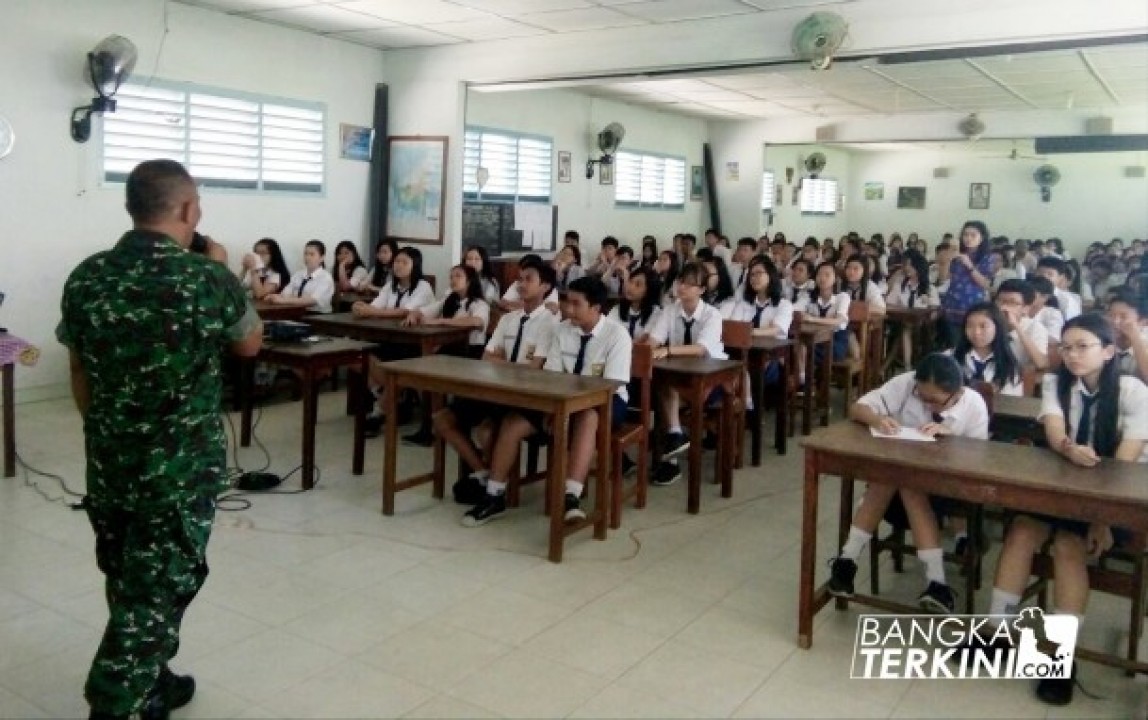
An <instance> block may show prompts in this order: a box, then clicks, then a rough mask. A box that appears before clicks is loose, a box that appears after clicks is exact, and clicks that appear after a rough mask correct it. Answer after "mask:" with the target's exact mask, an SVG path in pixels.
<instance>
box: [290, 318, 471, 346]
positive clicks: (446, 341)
mask: <svg viewBox="0 0 1148 720" xmlns="http://www.w3.org/2000/svg"><path fill="white" fill-rule="evenodd" d="M304 322H306V323H307V324H308V325H310V326H311V327H313V328H315V331H316V332H320V333H323V334H324V335H336V336H338V337H349V338H354V339H356V340H365V341H367V342H372V343H376V344H379V345H383V344H388V343H389V344H400V345H414V346H416V347H418V348H419V350H420V352H421V353H422V354H423V355H433V354H434V353H436V352H438V351H439V349H440V348H442V347H445V346H447V345H455V344H459V343H466V342H467V339H468V338H469V337H470V334H471V332H473V331H474V328H469V327H451V326H448V325H403V323H402V320H398V319H394V318H357V317H355V315H354V314H353V313H349V312H347V313H333V314H330V315H308V316H307V318H306V319H305V320H304Z"/></svg>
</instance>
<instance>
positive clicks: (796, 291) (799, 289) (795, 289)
mask: <svg viewBox="0 0 1148 720" xmlns="http://www.w3.org/2000/svg"><path fill="white" fill-rule="evenodd" d="M800 293H801V288H799V287H797V286H796V285H794V286H793V299H792V300H790V301H789V302H791V303H796V302H797V296H798V295H799V294H800Z"/></svg>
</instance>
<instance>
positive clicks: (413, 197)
mask: <svg viewBox="0 0 1148 720" xmlns="http://www.w3.org/2000/svg"><path fill="white" fill-rule="evenodd" d="M447 142H448V138H447V137H446V136H423V135H418V136H401V135H394V136H391V137H389V138H387V156H388V158H389V161H388V163H387V219H386V230H385V233H386V237H388V238H394V239H395V240H398V241H399V242H411V243H425V244H428V245H442V242H443V199H444V197H445V196H446V157H447V155H446V149H447Z"/></svg>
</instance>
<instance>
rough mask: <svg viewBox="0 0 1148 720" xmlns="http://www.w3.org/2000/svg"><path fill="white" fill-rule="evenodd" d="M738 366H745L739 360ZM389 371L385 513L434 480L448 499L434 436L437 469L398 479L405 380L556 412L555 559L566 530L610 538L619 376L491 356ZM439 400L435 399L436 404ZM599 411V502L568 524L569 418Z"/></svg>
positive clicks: (401, 363) (394, 365)
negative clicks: (403, 495)
mask: <svg viewBox="0 0 1148 720" xmlns="http://www.w3.org/2000/svg"><path fill="white" fill-rule="evenodd" d="M739 367H740V365H739ZM383 368H384V369H385V370H386V373H387V386H386V388H387V389H386V398H387V410H386V413H387V429H386V457H385V459H384V462H383V514H384V515H394V513H395V493H396V492H398V491H400V490H406V489H407V488H411V487H416V486H419V485H424V484H426V483H428V482H429V483H432V484H433V494H434V497H436V498H442V496H443V491H444V489H445V487H444V486H445V484H446V482H445V469H446V468H445V466H446V450H445V447H444V445H443V442H442V439H441V438H439V437H438V436H435V439H434V469H433V470H432V471H431V472H430V473H429V474H424V475H419V476H416V477H413V478H408V479H406V480H402V481H400V480H398V479H397V478H396V473H397V461H398V458H397V453H398V424H397V421H396V416H397V412H396V409H397V408H396V404H397V397H398V393H399V390H400V389H401V388H404V387H408V388H413V389H416V390H422V391H424V392H428V393H433V394H434V395H435V396H436V398H441V396H442V395H454V396H456V397H465V398H472V399H474V400H485V401H487V402H492V403H498V404H501V405H509V406H511V407H515V408H519V409H522V410H537V411H540V412H543V413H546V414H547V415H550V417H551V426H550V430H551V433H552V434H553V437H554V451H553V455H552V456H551V457H549V458H548V459H547V462H548V464H549V467H548V468H547V470H548V473H547V475H548V480H547V482H549V483H550V484H551V487H550V488H549V492H548V493H547V496H548V497H549V499H550V506H549V514H550V548H549V558H550V561H551V562H556V563H557V562H562V547H563V542H564V540H565V538H566V536H568V535H571V534H573V533H575V532H578V531H579V530H582V529H583V528H586V527H589V526H593V528H594V538H595V539H596V540H605V539H606V522H607V520H608V513H607V507H606V500H607V497H606V496H607V493H608V492H609V491H608V489H607V477H608V476H609V472H610V468H609V462H610V404H611V398H612V397H613V396H614V393H615V392H616V391H617V389H618V385H619V383H616V382H614V381H613V380H605V379H603V378H595V377H585V376H579V375H567V374H565V373H556V372H551V371H548V370H538V369H535V368H531V367H526V366H524V365H519V364H510V363H493V362H485V361H481V360H471V359H468V358H459V357H453V356H450V355H432V356H430V357H422V358H411V359H408V360H395V361H393V362H388V363H384V364H383ZM439 402H440V400H438V399H436V401H435V404H436V405H437V404H438V403H439ZM590 409H595V410H597V412H598V448H597V449H598V469H597V471H596V472H595V484H594V508H593V509H592V510H591V511H590V512H588V513H587V517H586V519H584V520H581V521H578V522H576V523H566V522H565V520H564V518H563V511H562V502H563V498H564V495H565V493H564V491H563V485H564V483H565V481H566V468H567V459H566V454H567V451H568V449H567V440H568V437H567V436H568V433H569V429H570V418H571V416H573V414H574V413H576V412H580V411H582V410H590Z"/></svg>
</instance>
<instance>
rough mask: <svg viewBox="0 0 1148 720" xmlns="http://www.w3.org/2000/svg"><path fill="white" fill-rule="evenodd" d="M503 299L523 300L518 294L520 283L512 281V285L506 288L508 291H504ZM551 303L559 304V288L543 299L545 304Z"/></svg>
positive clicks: (511, 300)
mask: <svg viewBox="0 0 1148 720" xmlns="http://www.w3.org/2000/svg"><path fill="white" fill-rule="evenodd" d="M502 299H503V300H505V301H506V302H513V303H516V302H522V296H521V295H519V294H518V283H516V282H512V283H510V287H508V288H506V292H504V293H502ZM551 303H553V304H555V305H557V304H558V288H554V289H553V290H551V291H550V294H549V295H547V296H546V299H545V300H543V301H542V305H543V306H546V305H550V304H551Z"/></svg>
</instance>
